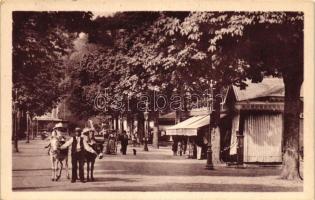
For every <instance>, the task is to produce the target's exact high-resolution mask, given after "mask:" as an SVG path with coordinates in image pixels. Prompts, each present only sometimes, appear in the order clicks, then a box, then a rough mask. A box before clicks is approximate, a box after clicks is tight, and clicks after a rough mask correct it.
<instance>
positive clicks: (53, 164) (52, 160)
mask: <svg viewBox="0 0 315 200" xmlns="http://www.w3.org/2000/svg"><path fill="white" fill-rule="evenodd" d="M50 161H51V180H52V181H55V159H54V157H52V156H50Z"/></svg>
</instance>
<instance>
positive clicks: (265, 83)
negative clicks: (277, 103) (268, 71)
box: [232, 78, 303, 101]
mask: <svg viewBox="0 0 315 200" xmlns="http://www.w3.org/2000/svg"><path fill="white" fill-rule="evenodd" d="M245 83H246V84H247V85H248V86H247V87H246V88H245V89H243V90H241V89H240V88H239V87H237V86H232V89H233V91H234V94H235V98H236V101H244V100H250V99H256V98H260V97H284V92H285V90H284V83H283V79H282V78H281V79H280V78H264V79H263V80H262V82H259V83H252V82H251V80H247V81H246V82H245ZM301 97H303V85H302V87H301Z"/></svg>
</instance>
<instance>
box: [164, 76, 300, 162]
mask: <svg viewBox="0 0 315 200" xmlns="http://www.w3.org/2000/svg"><path fill="white" fill-rule="evenodd" d="M247 85H248V86H247V87H246V89H244V90H241V89H240V88H239V87H236V86H230V87H229V89H228V92H227V95H226V97H225V100H224V105H223V106H222V108H223V110H222V111H221V115H220V118H221V120H220V124H219V128H218V129H217V130H216V131H215V132H214V133H213V135H212V150H213V152H214V153H213V158H214V160H215V161H216V162H222V161H223V162H232V161H235V158H236V153H237V151H236V147H237V137H236V135H237V133H238V134H239V135H243V136H244V137H243V138H244V139H243V144H244V145H243V151H242V152H243V155H241V156H242V158H243V160H244V162H245V163H254V162H263V163H281V162H282V148H283V110H284V84H283V80H282V79H279V78H264V79H263V81H262V82H260V83H251V82H250V81H248V82H247ZM301 101H303V90H302V91H301ZM208 112H209V111H207V109H206V108H200V109H194V110H192V111H191V112H190V118H188V119H187V120H185V121H183V122H180V123H178V124H176V125H173V126H169V127H167V128H166V135H170V136H174V135H178V136H185V137H188V138H198V137H199V138H200V137H204V136H206V134H207V132H208V127H209V114H208ZM298 112H300V116H301V118H300V146H301V147H302V146H303V108H302V110H300V111H298Z"/></svg>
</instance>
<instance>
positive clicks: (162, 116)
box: [159, 112, 176, 119]
mask: <svg viewBox="0 0 315 200" xmlns="http://www.w3.org/2000/svg"><path fill="white" fill-rule="evenodd" d="M159 118H160V119H161V118H163V119H175V118H176V113H175V112H170V113H167V114H165V115H161V116H160V117H159Z"/></svg>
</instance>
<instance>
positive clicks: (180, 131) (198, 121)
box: [166, 115, 210, 136]
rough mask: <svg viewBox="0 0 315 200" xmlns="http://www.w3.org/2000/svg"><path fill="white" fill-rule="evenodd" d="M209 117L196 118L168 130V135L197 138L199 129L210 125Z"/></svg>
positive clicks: (200, 116)
mask: <svg viewBox="0 0 315 200" xmlns="http://www.w3.org/2000/svg"><path fill="white" fill-rule="evenodd" d="M209 118H210V116H209V115H199V116H194V117H191V118H189V119H186V120H185V121H182V122H180V123H178V124H176V125H174V126H171V127H169V128H166V135H184V136H196V135H197V131H198V128H200V127H203V126H206V125H208V124H209Z"/></svg>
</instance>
